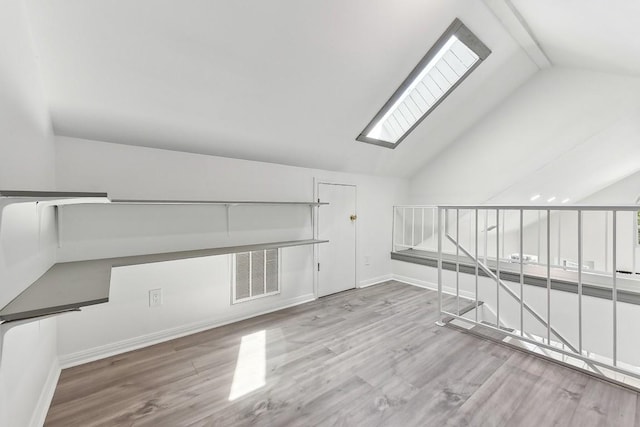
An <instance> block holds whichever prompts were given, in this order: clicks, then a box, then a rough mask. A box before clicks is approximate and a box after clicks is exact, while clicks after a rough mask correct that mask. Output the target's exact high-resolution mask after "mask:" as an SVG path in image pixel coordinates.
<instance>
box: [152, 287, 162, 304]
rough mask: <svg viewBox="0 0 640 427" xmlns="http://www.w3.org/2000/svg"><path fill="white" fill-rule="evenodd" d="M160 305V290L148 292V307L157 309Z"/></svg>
mask: <svg viewBox="0 0 640 427" xmlns="http://www.w3.org/2000/svg"><path fill="white" fill-rule="evenodd" d="M161 305H162V289H151V290H150V291H149V307H159V306H161Z"/></svg>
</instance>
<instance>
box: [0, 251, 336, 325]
mask: <svg viewBox="0 0 640 427" xmlns="http://www.w3.org/2000/svg"><path fill="white" fill-rule="evenodd" d="M326 242H328V240H314V239H309V240H291V241H284V242H268V243H258V244H251V245H242V246H227V247H219V248H205V249H197V250H190V251H178V252H167V253H157V254H149V255H134V256H126V257H118V258H105V259H99V260H88V261H75V262H65V263H59V264H54V265H53V266H52V267H51V268H50V269H49V270H47V271H46V272H45V273H44V274H43V275H42V276H40V278H39V279H38V280H36V281H35V282H34V283H33V284H32V285H31V286H29V287H28V288H27V289H25V290H24V291H23V292H22V293H21V294H20V295H18V296H17V297H16V298H14V299H13V300H12V301H11V302H10V303H9V304H7V305H6V306H5V307H4V308H3V309H2V310H0V320H2V321H4V322H11V321H16V320H24V319H31V318H37V317H42V316H48V315H51V314H57V313H63V312H68V311H77V310H79V309H80V308H81V307H86V306H89V305H94V304H100V303H105V302H108V301H109V287H110V282H111V269H112V268H113V267H123V266H128V265H138V264H149V263H154V262H164V261H175V260H180V259H188V258H199V257H207V256H214V255H224V254H231V253H239V252H250V251H258V250H264V249H276V248H286V247H292V246H304V245H315V244H319V243H326Z"/></svg>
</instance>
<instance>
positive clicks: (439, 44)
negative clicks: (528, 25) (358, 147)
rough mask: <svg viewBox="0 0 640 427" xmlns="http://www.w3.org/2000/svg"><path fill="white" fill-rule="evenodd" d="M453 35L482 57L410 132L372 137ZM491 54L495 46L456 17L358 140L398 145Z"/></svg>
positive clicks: (479, 57) (393, 146)
mask: <svg viewBox="0 0 640 427" xmlns="http://www.w3.org/2000/svg"><path fill="white" fill-rule="evenodd" d="M452 36H455V37H456V38H457V39H458V40H459V41H460V42H461V43H463V44H464V45H465V46H466V47H467V48H469V49H470V50H471V51H473V52H474V53H475V54H476V55H477V56H478V60H477V61H476V62H475V63H474V64H473V65H472V66H471V67H470V68H469V69H468V70H467V71H466V72H465V73H464V74H463V75H462V76H461V77H460V78H459V79H458V80H457V81H456V82H455V83H454V84H453V85H452V86H451V87H450V88H449V89H448V90H447V91H445V92H444V93H443V94H442V96H441V97H440V98H439V99H437V100H436V102H435V103H434V104H433V105H432V106H431V107H429V109H428V110H427V111H426V112H425V113H424V114H423V115H422V116H421V117H420V118H418V120H417V121H416V122H415V123H414V124H413V125H412V126H411V127H410V128H409V129H408V130H407V131H406V132H404V134H402V136H400V138H399V139H398V140H397V141H396V142H395V143H393V142H388V141H384V140H380V139H376V138H371V137H368V136H367V135H368V134H369V133H370V132H371V131H372V130H373V128H375V127H376V125H377V124H378V121H380V120H381V119H382V118H383V117H384V116H385V115H386V114H387V112H388V111H389V110H391V109H392V107H393V106H394V105H395V103H396V101H398V100H399V99H400V98H401V97H402V95H403V94H404V92H405V90H407V88H409V87H410V86H411V85H412V84H413V83H414V81H415V80H416V79H417V78H418V76H420V74H421V73H422V71H423V70H424V69H425V67H426V66H427V65H428V64H429V62H430V61H431V60H432V59H434V58H435V57H436V56H438V54H439V53H440V50H441V49H442V48H443V47H444V46H445V45H446V44H447V43H448V42H449V40H450V39H451V37H452ZM490 54H491V50H490V49H489V48H488V47H487V46H486V45H485V44H484V43H482V41H481V40H480V39H479V38H478V37H476V35H475V34H473V33H472V32H471V30H469V28H467V27H466V26H465V25H464V24H463V23H462V21H461V20H460V19H458V18H456V19H454V21H453V22H452V23H451V25H449V27H448V28H447V29H446V31H445V32H444V33H443V34H442V35H441V36H440V38H439V39H438V40H437V41H436V42H435V44H434V45H433V46H432V47H431V49H429V51H428V52H427V54H426V55H425V56H424V57H423V58H422V59H421V60H420V62H418V64H417V65H416V66H415V68H414V69H413V70H412V71H411V73H409V75H408V76H407V78H406V79H404V81H403V82H402V84H401V85H400V87H398V89H397V90H396V91H395V92H394V93H393V95H392V96H391V98H389V100H388V101H387V102H386V103H385V104H384V106H383V107H382V108H381V109H380V111H378V113H377V114H376V115H375V117H374V118H373V119H372V120H371V121H370V122H369V124H368V125H367V126H366V127H365V128H364V130H363V131H362V132H361V133H360V135H358V136H357V137H356V140H357V141H361V142H366V143H369V144H374V145H379V146H382V147H386V148H391V149H393V148H396V147H397V146H398V145H399V144H400V143H401V142H402V141H403V140H404V139H405V138H406V137H407V136H408V135H409V134H410V133H411V132H413V130H414V129H415V128H416V127H417V126H418V125H419V124H420V123H421V122H422V121H423V120H424V119H425V118H426V117H427V116H428V115H429V114H431V112H433V110H435V109H436V108H437V107H438V105H440V103H441V102H442V101H444V100H445V99H446V98H447V97H448V96H449V95H450V94H451V92H453V91H454V90H455V89H456V88H457V87H458V86H459V85H460V84H461V83H462V82H463V81H464V80H465V79H466V78H467V77H468V76H469V75H470V74H471V73H472V72H473V71H474V70H475V69H476V68H477V67H478V66H479V65H480V64H481V63H482V62H483V61H484V60H485V59H486V58H487V57H488V56H489V55H490Z"/></svg>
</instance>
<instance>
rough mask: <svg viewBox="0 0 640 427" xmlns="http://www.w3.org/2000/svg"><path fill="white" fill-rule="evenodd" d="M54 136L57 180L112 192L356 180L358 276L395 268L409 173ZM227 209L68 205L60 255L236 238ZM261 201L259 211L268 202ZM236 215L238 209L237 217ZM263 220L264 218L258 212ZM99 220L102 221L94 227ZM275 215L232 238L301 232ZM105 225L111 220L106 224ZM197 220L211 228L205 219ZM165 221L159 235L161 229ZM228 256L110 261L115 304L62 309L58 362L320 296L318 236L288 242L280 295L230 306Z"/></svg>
mask: <svg viewBox="0 0 640 427" xmlns="http://www.w3.org/2000/svg"><path fill="white" fill-rule="evenodd" d="M56 148H57V150H56V159H57V160H56V161H57V171H58V173H57V184H58V186H59V188H67V189H73V190H79V191H106V192H108V193H109V195H110V197H112V198H139V199H187V200H189V199H191V200H193V199H209V200H271V201H311V200H313V197H314V178H315V179H316V180H319V181H329V182H337V183H348V184H355V185H357V188H358V190H357V209H358V223H357V236H358V241H357V250H358V258H357V274H358V281H359V283H360V284H368V283H372V282H375V281H378V280H383V279H388V278H389V277H390V275H391V261H390V258H389V251H390V242H391V227H390V225H391V215H392V206H393V205H394V204H400V203H404V202H405V196H406V188H407V182H406V180H402V179H395V178H383V177H374V176H367V175H355V174H345V173H336V172H330V171H321V170H314V169H305V168H296V167H290V166H282V165H276V164H269V163H260V162H252V161H244V160H236V159H228V158H221V157H212V156H204V155H196V154H189V153H180V152H172V151H166V150H158V149H150V148H141V147H132V146H125V145H118V144H110V143H104V142H97V141H89V140H80V139H74V138H66V137H57V138H56ZM114 208H115V209H116V210H114ZM122 209H124V210H122ZM220 209H221V208H216V207H209V208H207V207H205V208H203V209H202V210H201V211H198V210H197V209H196V210H193V209H190V210H185V211H180V209H177V210H176V209H172V208H169V209H166V207H162V206H158V207H154V208H151V210H150V208H148V207H136V208H133V209H132V207H126V206H125V207H101V206H94V207H73V208H71V207H68V208H65V210H64V213H63V221H62V223H63V226H64V228H63V230H66V231H63V233H64V234H63V235H64V236H65V237H64V238H63V242H62V248H60V250H59V260H72V259H80V258H82V257H86V256H87V255H86V254H87V253H90V254H91V255H90V256H114V255H122V254H123V252H125V251H129V252H128V253H132V252H133V253H142V252H144V251H145V250H148V249H150V248H151V247H153V248H156V250H157V248H161V249H163V250H177V249H180V248H187V247H188V246H189V245H196V246H198V245H199V246H201V247H203V246H206V244H207V242H209V243H210V242H217V243H218V244H220V243H221V242H222V243H223V244H222V245H224V244H229V240H228V239H227V238H226V237H225V233H224V230H223V229H222V228H224V227H222V228H220V227H221V226H222V224H221V220H222V217H220V218H218V217H219V215H218V214H220V215H221V212H218V210H220ZM239 209H241V210H243V209H247V210H250V209H251V208H239ZM260 209H261V211H260V212H261V214H262V215H264V214H265V212H266V209H267V208H260ZM278 209H280V208H278ZM289 209H290V208H289ZM295 209H297V211H296V212H294V213H291V212H289V213H285V212H283V213H282V214H283V215H288V216H287V218H288V219H287V220H288V221H293V223H294V225H295V227H299V226H302V227H305V228H304V229H305V230H308V231H309V232H310V228H309V227H307V226H308V225H310V224H309V223H308V221H309V218H310V217H309V211H308V209H309V208H307V207H305V208H302V211H299V209H300V208H295ZM238 213H239V214H240V215H241V216H242V215H245V217H244V219H243V220H242V222H243V223H244V224H249V222H250V221H247V220H248V217H247V216H246V215H248V214H249V213H248V212H245V213H244V214H242V212H241V211H240V212H238ZM301 214H302V215H301ZM190 215H191V216H190ZM233 215H234V213H233V211H232V224H233V218H234V217H233ZM215 218H218V219H219V220H220V221H216V220H215ZM145 219H146V221H145ZM207 219H209V220H211V224H210V228H207V226H206V222H207ZM264 220H265V219H264V218H260V221H264ZM96 221H97V222H96ZM109 221H111V222H109ZM181 221H182V223H181ZM254 222H255V221H254ZM96 224H100V226H99V227H96V226H95V225H96ZM132 224H138V225H141V226H142V227H144V230H138V231H137V232H138V233H142V234H144V235H145V236H144V238H143V239H142V243H141V242H137V243H136V242H133V241H129V240H127V239H126V236H124V235H122V236H121V235H120V234H122V233H121V232H120V231H118V226H120V227H123V228H126V229H128V230H129V231H131V230H134V231H135V225H132ZM160 224H165V226H166V227H165V228H163V227H162V226H160ZM194 224H199V225H194ZM270 224H271V225H270V227H271V229H266V230H262V231H260V232H259V233H258V234H254V236H253V237H252V236H249V235H244V236H243V235H240V237H237V238H236V237H234V236H235V233H234V232H232V233H231V239H232V241H233V243H248V241H245V240H246V239H251V238H257V237H256V236H259V237H260V236H261V237H263V239H262V240H269V238H271V237H273V236H276V235H278V236H283V235H286V236H289V237H291V238H296V237H297V236H296V233H299V232H300V228H297V229H295V227H293V228H292V227H290V226H289V228H287V226H285V225H284V224H276V223H274V222H271V223H270ZM105 225H106V226H107V228H106V229H107V231H104V230H105V228H104V226H105ZM199 226H204V227H205V228H204V229H203V228H200V229H198V227H199ZM132 227H133V228H132ZM194 227H195V228H194ZM92 230H93V231H92ZM96 230H97V231H96ZM108 230H111V231H113V233H111V232H108ZM163 231H164V232H165V233H166V234H165V235H164V236H163V235H161V233H162V232H163ZM203 231H204V232H203ZM125 234H126V233H125ZM87 236H88V237H87ZM269 236H271V237H269ZM300 237H305V236H300ZM306 237H307V238H308V237H310V236H306ZM233 239H236V240H233ZM280 240H286V239H284V238H283V239H280ZM150 242H151V243H150ZM145 245H146V246H147V247H145ZM365 257H369V258H370V265H365V262H364V258H365ZM228 258H229V257H228V256H219V257H210V258H202V259H194V260H185V261H175V262H170V263H162V264H150V265H141V266H132V267H125V268H118V269H114V271H113V276H112V288H111V296H110V302H109V303H108V304H105V305H101V306H96V307H90V308H86V309H84V310H83V312H81V313H78V314H69V315H65V316H62V317H60V319H59V346H60V347H59V351H60V354H61V357H62V360H63V362H64V363H65V364H74V363H79V362H81V361H84V360H89V359H92V358H96V357H101V356H104V355H106V354H109V353H114V352H118V351H122V350H124V349H127V348H132V347H135V346H136V345H140V344H141V343H145V342H146V343H148V342H153V341H154V340H158V339H163V338H166V337H168V336H176V335H179V334H181V333H184V332H185V331H193V330H196V329H198V328H200V327H207V326H212V325H215V324H220V323H224V322H227V321H230V320H233V319H239V318H243V317H246V316H249V315H250V314H252V313H254V314H255V313H259V312H263V311H269V310H273V309H276V308H278V307H282V306H286V305H289V304H292V303H296V302H300V301H304V300H308V299H309V298H312V297H313V249H312V247H296V248H285V249H283V250H282V263H283V264H282V274H283V279H282V293H281V294H280V295H278V296H275V297H268V298H265V299H262V300H256V301H253V302H249V303H243V304H238V305H236V306H232V307H230V306H229V301H230V297H229V292H230V277H229V272H228ZM157 287H162V289H163V292H164V293H165V299H164V305H163V306H162V307H160V308H153V309H151V308H149V307H148V290H149V289H154V288H157ZM132 325H134V326H132Z"/></svg>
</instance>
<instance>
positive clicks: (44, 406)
mask: <svg viewBox="0 0 640 427" xmlns="http://www.w3.org/2000/svg"><path fill="white" fill-rule="evenodd" d="M58 378H60V364H59V363H58V359H57V358H54V360H53V361H52V363H51V367H50V368H49V375H47V380H46V381H45V383H44V386H43V387H42V392H40V397H39V398H38V403H37V404H36V407H35V408H34V410H33V414H32V415H31V421H30V422H29V425H30V426H31V427H42V426H43V425H44V420H45V419H46V418H47V412H49V406H51V400H52V399H53V393H54V392H55V391H56V386H57V385H58Z"/></svg>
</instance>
